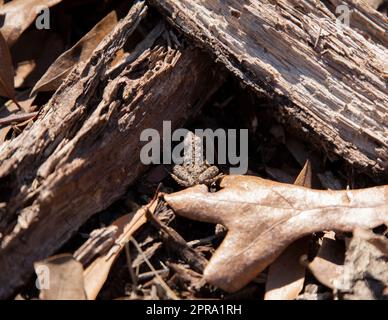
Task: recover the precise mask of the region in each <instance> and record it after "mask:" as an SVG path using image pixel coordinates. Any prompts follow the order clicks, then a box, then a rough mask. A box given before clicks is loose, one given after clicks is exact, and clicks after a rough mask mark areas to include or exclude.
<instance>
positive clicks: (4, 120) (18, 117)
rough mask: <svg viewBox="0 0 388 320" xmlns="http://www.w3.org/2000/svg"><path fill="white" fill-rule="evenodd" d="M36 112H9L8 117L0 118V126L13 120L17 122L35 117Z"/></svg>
mask: <svg viewBox="0 0 388 320" xmlns="http://www.w3.org/2000/svg"><path fill="white" fill-rule="evenodd" d="M37 114H38V112H29V113H18V114H11V115H9V116H8V117H5V118H2V119H0V126H6V125H9V124H12V123H15V122H17V123H19V122H23V121H26V120H30V119H32V118H34V117H36V116H37Z"/></svg>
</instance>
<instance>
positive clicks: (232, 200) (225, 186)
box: [165, 176, 388, 292]
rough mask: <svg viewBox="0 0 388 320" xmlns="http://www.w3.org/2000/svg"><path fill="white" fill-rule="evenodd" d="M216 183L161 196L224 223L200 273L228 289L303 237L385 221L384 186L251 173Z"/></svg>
mask: <svg viewBox="0 0 388 320" xmlns="http://www.w3.org/2000/svg"><path fill="white" fill-rule="evenodd" d="M220 187H221V190H220V191H218V192H214V193H210V192H209V191H208V189H207V187H206V186H205V185H198V186H195V187H192V188H188V189H185V190H183V191H180V192H176V193H173V194H168V195H165V200H166V201H167V203H168V204H169V205H170V206H171V208H172V209H173V210H174V211H175V212H176V213H177V214H179V215H182V216H185V217H187V218H190V219H195V220H200V221H204V222H209V223H215V224H216V223H220V224H223V225H224V226H226V227H227V228H228V230H229V231H228V234H227V236H226V238H225V239H224V241H223V242H222V244H221V246H220V247H219V248H218V249H217V251H216V253H215V254H214V255H213V257H212V258H211V260H210V262H209V264H208V266H207V267H206V269H205V271H204V277H205V279H206V280H207V281H208V282H209V283H211V284H213V285H216V286H218V287H220V288H221V289H224V290H225V291H229V292H234V291H237V290H239V289H241V288H242V287H244V286H245V285H246V284H247V283H248V282H250V281H251V280H252V279H254V278H255V277H256V276H257V274H259V273H260V272H261V271H263V270H264V269H265V268H266V267H267V266H268V265H270V264H271V263H272V262H273V261H274V260H275V259H276V258H277V257H278V256H279V255H280V254H281V253H282V252H283V251H284V250H285V249H286V248H287V247H288V246H289V245H290V244H291V243H292V242H294V241H295V240H297V239H300V238H301V237H303V236H306V235H309V234H311V233H313V232H318V231H322V230H341V231H352V229H353V228H354V227H357V226H359V227H363V228H373V227H375V226H378V225H381V224H383V223H384V222H387V221H388V205H387V204H388V188H387V186H382V187H375V188H369V189H361V190H351V191H350V190H345V191H318V190H311V189H308V188H304V187H300V186H295V185H288V184H282V183H277V182H273V181H268V180H265V179H261V178H258V177H252V176H226V177H224V178H223V179H222V180H221V185H220Z"/></svg>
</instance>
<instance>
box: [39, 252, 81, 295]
mask: <svg viewBox="0 0 388 320" xmlns="http://www.w3.org/2000/svg"><path fill="white" fill-rule="evenodd" d="M34 268H35V272H36V274H37V276H38V283H39V288H40V295H39V298H40V299H42V300H85V299H86V296H85V292H84V277H83V267H82V264H81V263H79V262H78V261H77V260H75V259H74V258H73V256H72V255H71V254H60V255H57V256H53V257H50V258H48V259H46V260H43V261H39V262H36V263H34Z"/></svg>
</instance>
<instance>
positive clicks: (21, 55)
mask: <svg viewBox="0 0 388 320" xmlns="http://www.w3.org/2000/svg"><path fill="white" fill-rule="evenodd" d="M37 43H39V46H37V45H36V44H37ZM64 50H65V43H64V40H63V38H62V37H61V36H60V35H59V33H57V32H55V31H53V30H38V29H31V30H27V31H26V32H24V33H23V34H22V35H21V37H20V38H19V39H18V41H17V42H16V43H15V45H14V46H13V47H12V50H11V54H12V58H13V62H14V66H15V88H32V87H34V86H35V84H36V83H37V82H38V81H39V80H40V79H41V78H42V76H43V75H44V73H45V72H46V71H47V69H48V68H49V67H50V66H51V65H52V63H53V62H54V61H55V59H57V58H58V56H60V55H61V54H62V52H63V51H64Z"/></svg>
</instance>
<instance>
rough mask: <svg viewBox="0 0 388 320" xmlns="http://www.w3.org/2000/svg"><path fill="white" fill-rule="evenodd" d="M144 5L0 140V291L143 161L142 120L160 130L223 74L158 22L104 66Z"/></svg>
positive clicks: (24, 274)
mask: <svg viewBox="0 0 388 320" xmlns="http://www.w3.org/2000/svg"><path fill="white" fill-rule="evenodd" d="M145 12H146V6H145V4H144V2H139V1H138V2H136V3H135V4H134V5H133V7H132V8H131V9H130V12H129V14H128V15H127V17H125V18H124V19H123V20H122V21H120V22H119V24H118V25H117V26H116V28H115V29H114V30H113V31H112V32H111V34H109V35H108V36H107V37H106V38H105V39H104V40H103V42H102V43H101V44H100V45H99V46H98V48H97V49H96V50H95V52H94V53H93V55H92V57H91V58H90V59H89V60H88V61H87V62H85V63H84V64H82V65H80V66H78V67H76V68H75V69H74V70H73V71H72V72H71V73H70V75H69V76H68V78H67V79H66V81H65V82H64V84H62V86H61V87H60V88H59V89H58V90H57V92H56V93H55V94H54V96H53V97H52V98H51V100H50V101H49V102H48V104H47V105H45V106H44V108H43V109H42V111H41V112H40V113H39V115H38V118H37V120H36V121H35V122H34V123H33V125H32V126H31V127H30V128H28V129H26V130H25V131H24V132H23V133H21V134H20V136H18V137H17V138H15V139H14V140H12V141H10V142H7V143H5V144H3V145H1V146H0V186H1V187H0V189H1V190H0V244H1V247H0V270H1V272H0V299H1V298H6V297H9V296H10V295H12V294H13V293H14V292H15V290H16V289H17V288H18V287H19V286H21V285H22V284H23V282H24V281H25V280H26V279H28V278H29V277H30V275H31V272H32V270H33V269H32V267H33V262H34V261H37V260H40V259H43V258H45V257H47V256H48V255H50V254H52V253H53V252H54V251H55V250H57V249H58V248H59V247H60V246H61V245H62V244H63V243H64V242H65V241H66V240H68V239H69V237H70V236H71V235H72V233H73V232H74V231H76V230H77V229H78V228H79V227H80V226H81V225H82V224H83V223H84V222H85V221H86V220H87V219H88V218H89V217H90V216H91V215H92V214H94V213H96V212H98V211H100V210H102V209H104V208H106V207H107V206H108V205H110V204H111V203H112V202H113V201H114V200H116V199H117V198H118V197H120V196H121V195H122V194H124V193H125V191H126V189H127V187H128V186H129V185H130V184H131V183H133V182H134V181H135V179H136V178H137V177H138V176H139V174H140V173H141V172H142V170H143V169H144V166H143V165H142V163H141V161H140V158H139V153H140V149H141V146H142V145H144V142H142V143H141V142H140V133H141V132H142V130H144V129H146V128H154V129H156V130H158V131H159V132H161V129H162V122H163V121H164V120H170V121H171V123H172V129H174V128H175V127H177V126H181V125H182V124H183V123H184V121H185V120H186V119H187V118H188V117H190V116H191V115H192V114H193V113H194V112H196V111H198V110H199V108H200V107H201V106H202V105H203V103H204V102H205V101H206V100H207V98H208V97H209V96H210V95H211V94H212V93H213V92H214V91H215V90H216V89H217V88H218V86H219V85H220V84H221V83H222V82H221V81H220V74H219V72H218V71H217V70H216V69H215V67H214V64H213V63H212V61H211V60H210V59H209V57H207V56H206V55H205V54H204V53H201V51H199V49H195V48H193V47H186V48H184V47H183V46H182V45H181V44H180V43H178V42H177V41H179V40H177V39H176V37H175V36H173V37H171V32H172V31H168V30H167V28H166V27H165V26H164V25H163V24H162V23H160V24H158V25H156V26H155V28H154V29H153V30H152V31H151V32H150V33H149V34H148V35H147V36H146V38H145V39H144V40H143V42H142V43H140V44H138V46H137V49H136V50H135V53H134V54H133V56H132V57H131V59H129V60H127V63H126V64H121V65H120V67H119V68H115V69H114V70H113V71H112V70H109V72H107V69H108V68H109V67H110V62H111V61H112V60H113V58H114V56H115V52H117V50H119V49H120V48H121V47H122V46H123V45H124V43H125V41H126V39H127V38H128V36H129V34H130V33H131V32H132V31H133V30H134V29H135V28H136V26H137V24H138V23H139V21H140V20H141V18H142V17H143V16H144V15H145ZM170 37H171V39H174V41H172V40H171V39H170ZM166 40H168V41H166ZM128 61H129V62H128ZM113 74H114V75H115V76H114V77H113V78H110V77H109V75H113Z"/></svg>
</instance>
